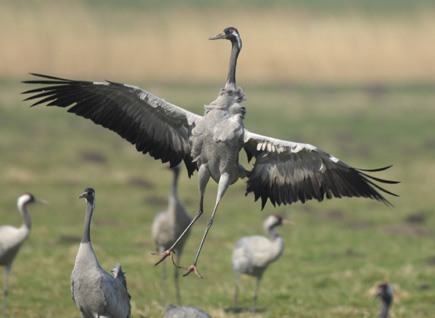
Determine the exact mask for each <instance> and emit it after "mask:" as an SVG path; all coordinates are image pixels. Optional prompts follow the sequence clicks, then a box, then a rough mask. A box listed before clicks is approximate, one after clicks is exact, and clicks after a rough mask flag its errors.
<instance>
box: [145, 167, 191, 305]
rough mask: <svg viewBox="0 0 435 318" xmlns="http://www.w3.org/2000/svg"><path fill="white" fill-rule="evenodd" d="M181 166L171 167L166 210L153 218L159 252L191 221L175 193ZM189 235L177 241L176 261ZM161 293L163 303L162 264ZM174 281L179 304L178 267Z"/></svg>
mask: <svg viewBox="0 0 435 318" xmlns="http://www.w3.org/2000/svg"><path fill="white" fill-rule="evenodd" d="M180 170H181V166H180V165H177V166H175V167H174V168H172V171H173V173H174V178H173V180H172V185H171V191H170V195H169V206H168V210H166V211H163V212H160V213H159V214H157V215H156V217H155V218H154V221H153V224H152V227H151V233H152V236H153V239H154V243H155V244H156V246H157V248H158V250H159V253H163V252H164V251H166V250H167V249H168V248H170V247H171V246H172V244H174V242H175V241H176V240H177V238H178V237H179V236H180V235H181V233H183V231H184V229H185V228H186V227H187V226H188V225H189V223H190V222H191V221H192V218H191V217H190V216H189V215H188V214H187V213H186V209H185V208H184V206H183V205H182V204H181V202H180V200H178V195H177V184H178V177H179V175H180ZM188 235H189V232H187V233H186V235H184V236H183V238H182V239H181V240H180V241H179V242H178V244H177V246H176V249H175V255H176V256H177V263H179V261H180V256H181V252H182V251H183V245H184V243H185V241H186V239H187V237H188ZM162 276H163V277H162V294H163V301H162V302H163V304H165V302H166V268H165V266H164V264H163V266H162ZM174 281H175V292H176V295H177V301H178V304H179V305H180V304H181V296H180V287H179V283H178V268H177V267H175V268H174Z"/></svg>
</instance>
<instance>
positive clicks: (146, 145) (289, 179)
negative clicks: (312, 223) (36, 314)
mask: <svg viewBox="0 0 435 318" xmlns="http://www.w3.org/2000/svg"><path fill="white" fill-rule="evenodd" d="M210 39H211V40H217V39H226V40H229V41H230V42H231V55H230V62H229V69H228V76H227V81H226V83H225V86H224V88H222V89H221V90H220V92H219V94H218V97H217V99H216V100H215V101H213V102H211V103H210V104H209V105H206V106H205V113H204V115H203V116H200V115H197V114H194V113H192V112H190V111H188V110H185V109H183V108H181V107H178V106H176V105H173V104H171V103H168V102H166V101H165V100H163V99H161V98H158V97H156V96H154V95H152V94H150V93H148V92H146V91H145V90H142V89H140V88H138V87H135V86H131V85H127V84H120V83H115V82H86V81H75V80H68V79H63V78H57V77H52V76H47V75H39V74H33V75H35V76H37V77H40V78H41V79H37V80H30V81H25V82H24V83H28V84H41V85H43V86H42V87H40V88H36V89H32V90H28V91H26V92H24V94H31V96H30V97H28V98H27V99H26V100H34V99H36V100H37V101H36V102H35V103H34V104H33V105H32V106H35V105H39V104H44V103H47V106H58V107H63V108H66V107H69V108H68V112H71V113H74V114H76V115H79V116H82V117H84V118H88V119H91V120H92V121H93V122H94V123H96V124H99V125H102V126H103V127H105V128H108V129H110V130H112V131H114V132H116V133H117V134H119V135H120V136H121V137H123V138H124V139H126V140H127V141H129V142H130V143H132V144H133V145H135V146H136V149H137V150H138V151H140V152H143V153H144V154H145V153H149V154H150V155H151V156H152V157H154V158H155V159H160V160H161V161H162V162H169V163H170V166H171V167H173V171H174V181H173V185H172V190H171V195H170V199H169V208H168V211H165V212H162V213H161V214H159V215H157V216H156V218H155V221H154V223H153V227H152V232H153V239H154V241H155V244H156V246H157V248H158V251H159V252H158V253H156V254H158V255H160V257H161V258H160V260H159V261H158V262H157V263H156V265H157V264H159V263H161V262H163V261H164V260H165V259H166V258H167V257H170V258H171V259H172V262H173V264H174V266H175V273H176V274H175V277H176V278H175V280H176V289H177V298H178V302H179V303H180V302H181V297H180V293H179V287H178V280H177V277H178V274H177V270H178V269H179V268H181V269H184V270H185V271H186V273H185V274H184V276H187V275H189V274H190V273H192V272H194V273H195V274H196V275H197V276H198V277H200V278H202V275H201V274H200V273H199V270H198V259H199V256H200V253H201V250H202V247H203V244H204V242H205V240H206V237H207V235H208V232H209V230H210V228H211V226H212V224H213V221H214V218H215V215H216V212H217V209H218V206H219V204H220V201H221V199H222V198H223V196H224V194H225V193H226V191H227V190H228V188H229V186H230V185H231V184H233V183H235V182H236V181H237V180H238V179H243V178H247V188H246V194H248V193H251V192H253V193H254V199H255V200H258V199H259V198H261V201H262V208H264V206H265V204H266V203H267V201H268V200H270V201H271V203H272V204H273V205H276V204H278V205H281V204H291V203H294V202H297V201H301V202H305V201H307V200H312V199H316V200H318V201H322V200H323V199H324V198H325V197H326V198H327V199H331V198H333V197H337V198H341V197H364V198H371V199H375V200H378V201H381V202H383V203H385V204H387V205H389V204H390V203H389V201H388V200H387V199H386V198H385V197H384V196H383V194H382V192H384V193H387V194H390V195H394V196H395V194H394V193H392V192H390V191H388V190H386V189H384V188H383V187H381V186H380V185H379V183H387V184H394V183H397V182H395V181H389V180H384V179H380V178H377V177H374V176H372V175H370V174H368V173H370V172H378V171H382V170H385V169H387V168H389V167H385V168H379V169H373V170H363V169H357V168H353V167H351V166H349V165H347V164H345V163H344V162H342V161H341V160H339V159H337V158H336V157H334V156H332V155H330V154H328V153H326V152H324V151H322V150H320V149H319V148H317V147H315V146H313V145H310V144H302V143H297V142H291V141H284V140H279V139H275V138H271V137H267V136H262V135H259V134H256V133H252V132H250V131H248V130H247V129H246V128H245V127H244V125H243V120H244V118H245V115H246V108H245V107H244V106H242V105H241V103H242V102H243V101H244V97H245V93H244V92H243V90H242V89H241V88H240V87H239V88H238V87H237V86H236V65H237V58H238V56H239V53H240V51H241V48H242V41H241V38H240V34H239V32H238V30H237V29H236V28H233V27H229V28H226V29H225V30H224V31H223V32H222V33H220V34H218V35H216V36H215V37H212V38H210ZM70 106H71V107H70ZM242 149H244V151H245V152H246V154H247V157H248V160H249V161H251V160H252V159H253V158H255V162H254V164H253V168H252V170H247V169H245V168H244V167H243V166H242V165H241V164H239V152H240V151H241V150H242ZM181 162H184V165H185V166H186V168H187V172H188V175H189V177H190V176H192V174H193V173H194V171H197V173H198V188H199V206H198V210H197V211H196V213H195V215H194V216H193V218H191V217H190V216H189V215H188V214H187V213H186V212H185V210H184V208H182V206H181V204H179V202H178V200H177V195H176V182H177V178H178V173H179V167H177V166H178V165H179V164H180V163H181ZM210 178H211V179H213V180H214V181H215V182H216V183H217V184H218V190H217V196H216V201H215V205H214V208H213V211H212V213H211V216H210V219H209V220H208V222H207V225H206V228H205V231H204V234H203V237H202V239H201V241H200V244H199V247H198V250H197V253H196V256H195V258H194V260H193V262H192V264H191V265H190V266H186V267H182V266H180V265H178V264H179V262H180V259H179V256H180V255H181V251H182V248H183V244H184V241H185V240H186V238H187V236H188V235H189V231H190V229H191V227H192V226H193V224H194V223H195V222H196V221H197V220H198V218H199V217H200V216H201V215H202V214H203V212H204V208H203V206H204V194H205V190H206V186H207V183H208V182H209V180H210ZM80 198H85V200H86V216H85V225H84V230H83V237H82V241H81V243H80V248H79V251H78V254H77V258H76V262H75V266H74V270H73V272H72V274H71V292H72V295H73V299H74V301H75V302H76V304H77V306H78V308H79V310H80V312H81V314H82V317H99V316H104V317H130V312H131V307H130V295H129V294H128V291H127V283H126V278H125V276H124V273H123V272H122V268H121V266H120V265H119V264H117V265H115V267H114V269H113V270H112V275H111V274H109V273H107V272H106V271H104V270H103V269H102V268H101V266H100V265H99V262H98V259H97V257H96V255H95V253H94V251H93V249H92V244H91V238H90V226H91V218H92V214H93V211H94V208H95V191H94V190H93V189H92V188H87V189H86V190H85V192H84V193H83V194H82V195H81V196H80ZM34 201H35V199H34V198H33V196H31V195H29V194H25V195H23V196H22V197H20V199H19V201H18V206H19V209H20V211H21V212H22V213H23V215H24V219H25V223H24V225H23V227H22V228H20V229H18V230H12V229H11V228H9V227H1V228H0V240H1V241H0V264H1V265H5V266H6V281H5V297H4V304H6V294H7V288H6V287H7V277H8V275H9V271H10V268H11V263H12V260H13V258H14V256H15V254H16V252H17V251H18V248H19V246H20V244H21V243H22V242H23V241H24V239H25V238H26V237H27V235H28V233H29V230H30V218H29V216H28V214H27V211H26V209H25V206H26V205H27V204H28V203H31V202H34ZM282 223H283V219H282V218H281V217H279V216H275V215H274V216H270V217H268V218H267V219H266V220H265V223H264V227H265V231H266V233H267V234H268V235H269V239H267V238H265V237H259V236H252V237H245V238H242V239H241V240H240V241H239V242H238V243H237V246H236V249H235V250H234V253H233V257H232V266H233V269H234V272H235V278H236V279H235V282H236V294H235V304H237V277H238V275H239V274H248V275H252V276H255V277H256V278H257V286H256V290H255V294H254V301H253V308H252V313H253V315H254V314H255V304H256V298H257V293H258V288H259V284H260V280H261V277H262V275H263V272H264V271H265V269H266V268H267V266H268V265H269V264H270V263H271V262H273V261H274V260H276V259H277V258H278V257H279V256H280V255H281V253H282V251H283V248H284V243H283V240H282V239H281V238H280V236H279V235H278V234H277V233H276V232H275V231H274V228H275V227H276V226H279V225H281V224H282ZM7 231H9V232H12V231H17V233H19V234H17V235H16V237H17V238H19V242H18V241H17V242H15V243H14V242H8V239H4V237H6V236H5V235H4V234H3V233H6V232H7ZM3 240H4V241H5V242H3ZM9 241H11V240H10V239H9ZM14 244H15V245H14ZM175 251H176V252H177V254H176V255H177V259H176V261H175V259H174V252H175ZM165 278H166V273H165V272H164V273H163V286H165V285H166V283H165ZM165 288H166V287H163V299H164V301H165ZM382 299H384V298H382ZM5 306H6V305H4V307H5ZM189 310H192V312H193V311H195V309H193V308H191V307H174V306H173V307H169V308H168V312H167V314H166V316H165V317H184V316H181V315H182V314H181V313H179V314H178V315H177V314H175V312H176V311H180V312H183V311H184V312H186V311H189ZM197 312H198V313H199V314H198V315H197V316H194V314H193V313H191V314H189V317H208V315H207V314H206V313H201V312H200V311H197ZM172 313H173V315H172ZM200 314H202V315H200ZM186 317H187V316H186Z"/></svg>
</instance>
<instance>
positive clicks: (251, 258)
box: [231, 215, 284, 317]
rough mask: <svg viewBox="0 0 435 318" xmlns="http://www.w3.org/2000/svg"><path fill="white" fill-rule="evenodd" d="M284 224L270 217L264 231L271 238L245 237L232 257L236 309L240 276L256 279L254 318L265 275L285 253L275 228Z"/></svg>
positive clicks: (280, 218) (280, 219)
mask: <svg viewBox="0 0 435 318" xmlns="http://www.w3.org/2000/svg"><path fill="white" fill-rule="evenodd" d="M282 224H283V219H282V217H280V216H277V215H270V216H268V217H267V218H266V219H265V220H264V222H263V229H264V231H265V232H266V234H267V235H268V236H269V238H266V237H264V236H259V235H254V236H246V237H243V238H241V239H240V240H239V241H238V242H237V245H236V248H235V249H234V251H233V254H232V257H231V265H232V267H233V270H234V281H235V293H234V306H235V307H237V305H238V304H237V299H238V293H239V287H238V278H239V275H240V274H247V275H250V276H254V277H256V280H257V282H256V287H255V292H254V298H253V303H252V317H254V315H255V306H256V302H257V296H258V289H259V287H260V282H261V278H262V277H263V273H264V271H265V270H266V268H267V267H268V266H269V264H270V263H272V262H274V261H276V260H277V259H278V258H279V257H280V256H281V254H282V252H283V251H284V240H283V239H282V238H281V236H280V235H279V234H278V233H277V232H275V227H276V226H280V225H282Z"/></svg>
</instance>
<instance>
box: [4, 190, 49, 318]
mask: <svg viewBox="0 0 435 318" xmlns="http://www.w3.org/2000/svg"><path fill="white" fill-rule="evenodd" d="M35 202H40V203H46V201H44V200H42V199H37V198H35V197H34V196H33V195H31V194H30V193H24V194H22V195H21V196H20V197H19V198H18V200H17V206H18V210H19V211H20V212H21V214H22V216H23V218H24V223H23V224H22V225H21V226H20V227H19V228H17V227H14V226H11V225H2V226H0V265H1V266H6V274H5V284H4V289H3V318H5V317H6V298H7V296H8V279H9V273H10V271H11V268H12V262H13V261H14V259H15V256H17V253H18V251H19V250H20V247H21V244H22V243H23V242H24V241H25V240H26V239H27V237H28V236H29V233H30V228H31V227H32V221H31V219H30V215H29V213H28V212H27V205H28V204H31V203H35Z"/></svg>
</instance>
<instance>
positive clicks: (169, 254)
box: [151, 250, 175, 266]
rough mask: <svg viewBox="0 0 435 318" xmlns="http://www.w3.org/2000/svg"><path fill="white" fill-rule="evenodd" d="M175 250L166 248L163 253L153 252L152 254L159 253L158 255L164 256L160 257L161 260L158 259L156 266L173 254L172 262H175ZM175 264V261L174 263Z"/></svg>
mask: <svg viewBox="0 0 435 318" xmlns="http://www.w3.org/2000/svg"><path fill="white" fill-rule="evenodd" d="M174 254H175V252H174V251H171V250H166V251H164V252H162V253H151V255H158V256H162V258H161V259H160V261H158V262H157V263H155V264H154V266H156V265H159V264H160V263H161V262H163V261H164V260H165V258H166V257H168V256H171V259H172V263H174ZM174 264H175V263H174Z"/></svg>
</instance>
